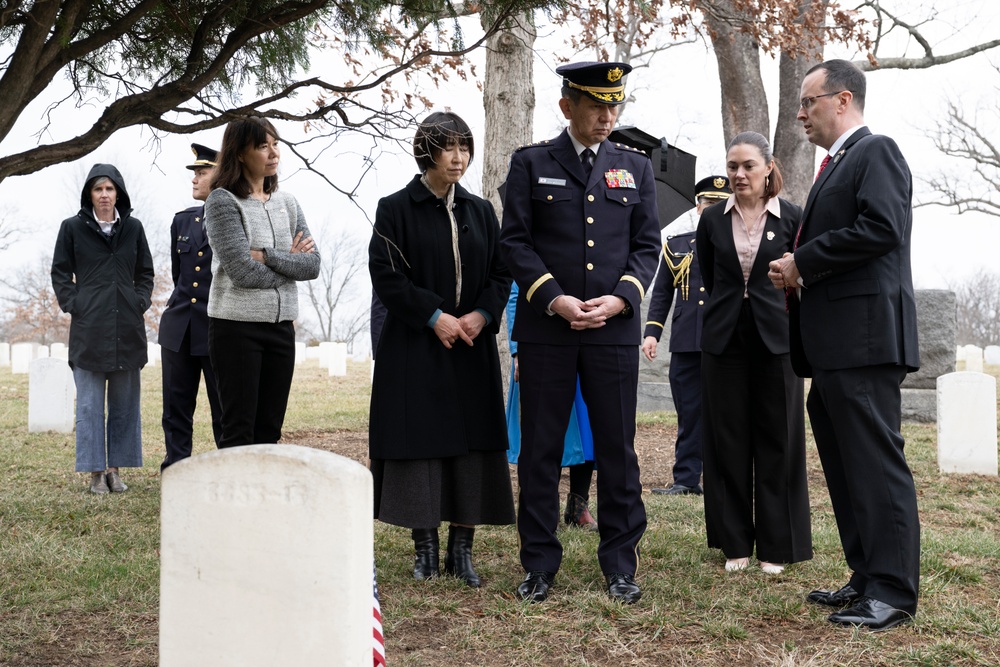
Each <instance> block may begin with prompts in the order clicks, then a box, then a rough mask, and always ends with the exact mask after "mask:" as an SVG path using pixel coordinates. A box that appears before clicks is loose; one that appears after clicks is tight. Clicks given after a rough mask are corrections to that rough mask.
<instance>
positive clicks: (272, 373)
mask: <svg viewBox="0 0 1000 667" xmlns="http://www.w3.org/2000/svg"><path fill="white" fill-rule="evenodd" d="M279 158H280V151H279V149H278V133H277V131H276V130H275V129H274V126H272V125H271V123H269V122H268V121H267V120H264V119H262V118H247V119H242V120H235V121H233V122H231V123H229V125H227V126H226V132H225V134H224V135H223V138H222V150H221V151H220V152H219V159H218V168H217V169H216V173H215V178H214V179H213V181H212V194H210V195H209V196H208V200H207V201H206V202H205V229H206V231H207V232H208V240H209V243H210V244H211V246H212V251H213V253H214V257H213V259H212V274H213V276H214V277H213V280H212V288H211V292H210V293H209V300H208V317H209V324H208V346H209V355H210V356H211V358H212V366H213V367H214V368H215V375H216V378H217V380H218V385H219V398H220V399H221V402H222V441H221V442H220V443H219V447H235V446H238V445H250V444H263V443H275V442H278V440H279V439H280V438H281V426H282V423H283V422H284V419H285V407H286V406H287V404H288V392H289V389H290V388H291V385H292V371H293V369H294V367H295V328H294V326H293V324H292V322H293V320H294V319H295V318H296V317H297V316H298V292H297V289H296V286H295V283H296V281H299V280H312V279H313V278H315V277H316V276H317V275H319V265H320V257H319V254H318V253H316V251H315V245H314V243H313V240H312V238H311V236H310V234H309V228H308V227H307V226H306V221H305V217H304V216H303V215H302V209H301V208H300V207H299V203H298V202H297V201H296V200H295V198H294V197H292V196H291V195H289V194H286V193H283V192H278V177H277V173H278V161H279Z"/></svg>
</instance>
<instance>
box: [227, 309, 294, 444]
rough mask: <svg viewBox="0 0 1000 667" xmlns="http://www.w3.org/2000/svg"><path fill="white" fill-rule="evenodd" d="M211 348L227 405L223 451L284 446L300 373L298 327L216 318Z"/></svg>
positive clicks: (287, 323)
mask: <svg viewBox="0 0 1000 667" xmlns="http://www.w3.org/2000/svg"><path fill="white" fill-rule="evenodd" d="M208 349H209V353H210V355H211V357H212V366H213V368H214V369H215V377H216V379H217V380H218V383H219V398H220V399H221V400H222V441H221V442H220V443H219V447H236V446H239V445H260V444H267V443H275V442H278V440H280V439H281V426H282V424H283V423H284V421H285V408H286V407H287V406H288V392H289V390H290V389H291V387H292V373H293V372H294V370H295V328H294V326H293V325H292V323H291V322H278V323H271V322H236V321H234V320H223V319H217V318H214V317H210V318H209V320H208Z"/></svg>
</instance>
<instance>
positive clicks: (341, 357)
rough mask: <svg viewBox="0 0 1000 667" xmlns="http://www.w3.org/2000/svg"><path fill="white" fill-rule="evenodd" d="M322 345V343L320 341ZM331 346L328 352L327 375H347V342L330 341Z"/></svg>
mask: <svg viewBox="0 0 1000 667" xmlns="http://www.w3.org/2000/svg"><path fill="white" fill-rule="evenodd" d="M320 344H321V345H322V343H320ZM331 345H332V346H333V348H332V349H331V352H330V366H329V368H330V372H329V373H328V375H329V376H334V375H337V376H339V377H344V376H346V375H347V343H331Z"/></svg>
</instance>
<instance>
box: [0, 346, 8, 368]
mask: <svg viewBox="0 0 1000 667" xmlns="http://www.w3.org/2000/svg"><path fill="white" fill-rule="evenodd" d="M0 366H10V343H0Z"/></svg>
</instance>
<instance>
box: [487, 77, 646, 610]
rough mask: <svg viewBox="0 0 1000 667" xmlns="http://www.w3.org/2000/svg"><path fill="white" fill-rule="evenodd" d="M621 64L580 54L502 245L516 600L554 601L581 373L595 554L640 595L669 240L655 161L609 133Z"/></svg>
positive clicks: (509, 213) (621, 90) (616, 586)
mask: <svg viewBox="0 0 1000 667" xmlns="http://www.w3.org/2000/svg"><path fill="white" fill-rule="evenodd" d="M630 70H631V67H630V66H629V65H627V64H625V63H575V64H570V65H564V66H562V67H560V68H559V69H557V70H556V73H557V74H560V75H561V76H562V77H563V87H562V99H561V100H559V108H560V110H561V111H562V112H563V115H564V116H565V117H566V119H567V120H568V121H569V128H568V129H567V130H565V131H563V133H562V134H560V135H559V136H558V137H557V138H555V139H553V140H551V141H544V142H541V143H539V144H535V145H532V146H528V147H524V148H522V149H520V150H518V151H517V152H515V153H514V155H513V157H512V158H511V164H510V172H509V174H508V176H507V182H506V183H507V185H506V196H505V198H504V212H503V227H502V230H501V233H500V246H501V251H502V252H503V253H504V256H505V259H506V262H507V265H508V266H509V267H510V269H511V272H512V273H513V274H514V279H515V281H516V282H517V283H518V284H519V285H520V286H521V292H520V294H519V296H518V301H517V310H516V317H515V324H514V332H513V337H514V339H515V340H516V341H517V342H518V358H519V373H520V384H521V428H522V431H521V453H520V456H519V458H518V466H517V475H518V482H519V489H520V491H519V493H520V499H519V508H518V517H517V529H518V535H519V537H520V544H521V552H520V556H521V564H522V566H523V567H524V569H525V571H526V572H527V576H526V577H525V580H524V582H523V583H522V584H521V585H520V587H519V588H518V593H519V595H520V596H521V597H522V598H524V599H528V600H531V601H533V602H541V601H542V600H545V599H546V597H547V596H548V592H549V588H550V587H551V586H552V584H553V582H554V580H555V575H556V572H557V571H558V570H559V565H560V561H561V559H562V545H561V544H560V543H559V540H558V538H556V534H555V529H556V526H557V525H558V522H559V498H558V484H559V472H560V468H559V465H560V460H561V457H562V448H563V436H564V435H565V433H566V425H567V424H568V422H569V415H570V409H571V407H572V406H573V397H574V395H575V393H576V379H577V374H579V377H580V387H581V390H582V393H583V398H584V400H585V401H586V403H587V406H588V407H589V408H590V422H591V427H592V430H593V434H594V456H595V462H596V465H597V471H598V474H597V509H598V521H599V525H600V536H601V540H600V545H599V546H598V548H597V557H598V560H599V562H600V566H601V570H602V571H603V573H604V576H605V578H606V580H607V584H608V593H609V594H610V595H611V597H612V598H614V599H616V600H620V601H622V602H625V603H633V602H636V601H637V600H638V599H639V598H640V596H641V594H642V593H641V590H640V589H639V586H638V585H637V584H636V582H635V579H634V575H635V572H636V568H637V567H638V561H639V539H640V538H641V537H642V534H643V532H644V531H645V529H646V510H645V507H644V506H643V503H642V498H641V495H640V494H641V492H642V487H641V485H640V483H639V465H638V461H637V459H636V455H635V447H634V442H635V410H636V389H637V385H638V367H639V360H638V351H639V348H638V346H639V342H640V333H641V330H640V321H639V318H638V317H635V316H634V313H637V312H639V305H640V303H641V302H642V298H643V295H644V294H645V290H646V287H647V286H648V285H649V284H650V282H652V279H653V273H654V271H655V269H656V261H657V255H658V254H659V248H660V233H659V231H660V227H659V223H658V220H657V208H656V191H655V186H654V183H653V168H652V165H651V164H650V161H649V159H648V158H647V157H646V156H645V155H644V154H643V153H641V152H639V151H637V150H635V149H633V148H630V147H628V146H625V145H621V144H614V143H611V142H609V141H607V136H608V134H609V133H610V132H611V130H612V129H613V127H614V124H615V120H616V118H617V116H618V105H620V104H621V103H622V102H624V101H625V86H624V81H623V77H624V76H625V75H626V74H628V72H629V71H630Z"/></svg>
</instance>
